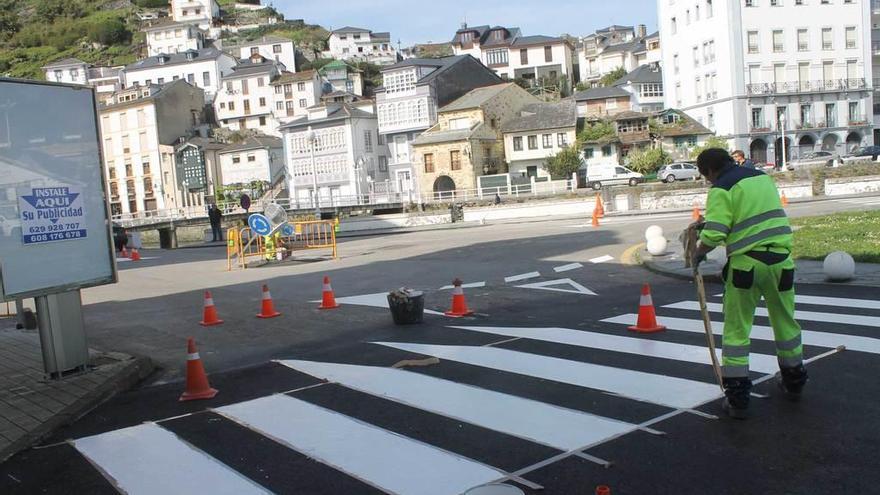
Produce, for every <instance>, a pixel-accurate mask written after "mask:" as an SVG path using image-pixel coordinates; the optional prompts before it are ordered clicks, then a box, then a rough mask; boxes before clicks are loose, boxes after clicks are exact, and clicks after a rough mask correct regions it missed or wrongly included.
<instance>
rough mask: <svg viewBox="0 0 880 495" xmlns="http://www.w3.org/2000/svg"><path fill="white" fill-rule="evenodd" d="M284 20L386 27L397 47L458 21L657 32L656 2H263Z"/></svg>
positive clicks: (432, 37)
mask: <svg viewBox="0 0 880 495" xmlns="http://www.w3.org/2000/svg"><path fill="white" fill-rule="evenodd" d="M263 3H264V4H267V5H268V4H271V5H273V6H274V7H275V8H276V9H278V10H279V11H280V12H282V13H283V14H284V16H285V18H286V19H303V20H305V21H306V22H307V23H310V24H320V25H321V26H324V27H325V28H329V29H336V28H340V27H343V26H354V27H361V28H365V29H370V30H372V31H377V32H383V31H390V32H391V37H392V39H393V40H394V41H395V42H397V40H398V39H399V40H400V41H401V43H402V46H404V47H406V46H410V45H412V44H414V43H427V42H429V41H430V42H448V41H450V40H451V39H452V37H453V35H454V34H455V31H456V30H457V29H459V27H460V25H461V23H462V21H464V20H467V23H468V25H471V26H479V25H482V24H491V25H501V26H507V27H519V28H520V29H521V31H522V34H523V35H525V36H530V35H537V34H543V35H547V36H556V35H560V34H563V33H566V34H571V35H573V36H585V35H587V34H590V33H592V32H594V31H595V30H596V29H598V28H602V27H605V26H609V25H611V24H620V25H624V26H635V25H637V24H645V25H647V27H648V32H649V33H651V32H654V31H656V30H657V0H617V1H609V0H427V1H425V0H368V1H359V2H355V1H351V0H346V1H343V0H263Z"/></svg>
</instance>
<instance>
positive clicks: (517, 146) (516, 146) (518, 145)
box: [513, 136, 523, 151]
mask: <svg viewBox="0 0 880 495" xmlns="http://www.w3.org/2000/svg"><path fill="white" fill-rule="evenodd" d="M522 149H523V148H522V136H515V137H514V138H513V151H522Z"/></svg>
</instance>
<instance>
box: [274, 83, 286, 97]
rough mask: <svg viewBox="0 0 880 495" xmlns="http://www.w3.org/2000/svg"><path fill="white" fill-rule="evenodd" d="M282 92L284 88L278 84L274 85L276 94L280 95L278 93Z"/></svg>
mask: <svg viewBox="0 0 880 495" xmlns="http://www.w3.org/2000/svg"><path fill="white" fill-rule="evenodd" d="M283 92H284V88H282V87H281V85H280V84H279V85H277V86H275V94H276V95H280V94H282V93H283Z"/></svg>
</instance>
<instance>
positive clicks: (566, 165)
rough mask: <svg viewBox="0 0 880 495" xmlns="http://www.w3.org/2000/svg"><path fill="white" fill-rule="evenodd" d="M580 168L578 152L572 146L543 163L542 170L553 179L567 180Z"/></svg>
mask: <svg viewBox="0 0 880 495" xmlns="http://www.w3.org/2000/svg"><path fill="white" fill-rule="evenodd" d="M580 167H581V156H580V152H579V151H578V149H577V148H575V147H574V146H569V147H566V148H564V149H562V150H561V151H559V153H556V155H555V156H552V157H550V158H548V159H547V161H546V162H544V168H545V169H546V170H547V172H549V173H550V176H551V177H552V178H554V179H567V178H569V177H571V174H573V173H575V172H577V171H578V169H579V168H580Z"/></svg>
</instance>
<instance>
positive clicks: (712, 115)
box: [707, 109, 715, 129]
mask: <svg viewBox="0 0 880 495" xmlns="http://www.w3.org/2000/svg"><path fill="white" fill-rule="evenodd" d="M707 115H708V119H707V123H708V127H709V129H714V128H715V112H714V111H712V110H711V109H710V110H708V114H707Z"/></svg>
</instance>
